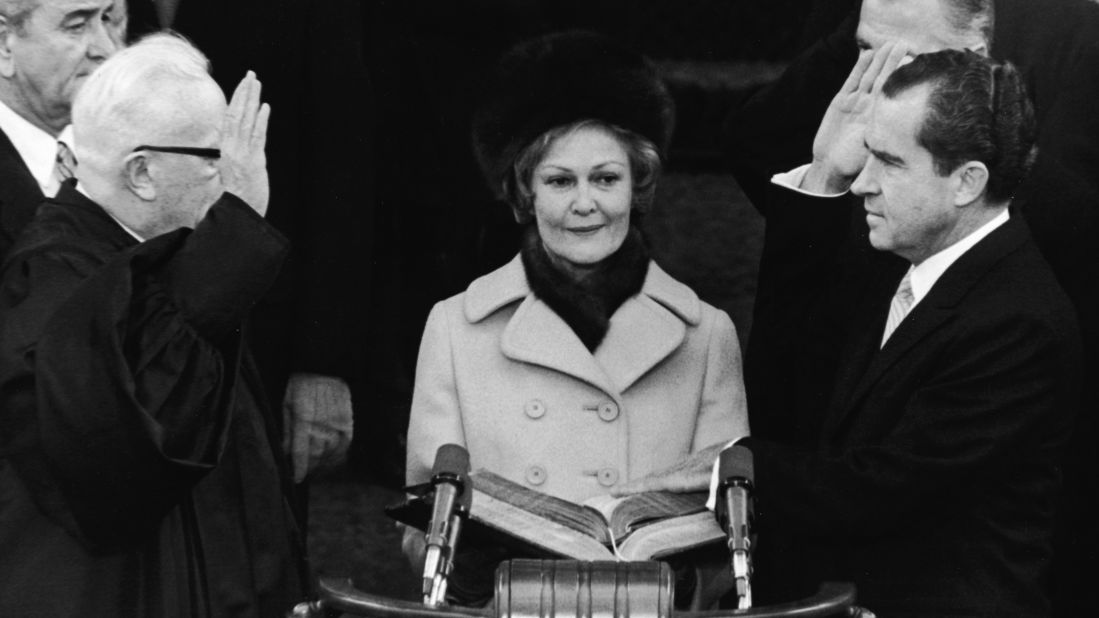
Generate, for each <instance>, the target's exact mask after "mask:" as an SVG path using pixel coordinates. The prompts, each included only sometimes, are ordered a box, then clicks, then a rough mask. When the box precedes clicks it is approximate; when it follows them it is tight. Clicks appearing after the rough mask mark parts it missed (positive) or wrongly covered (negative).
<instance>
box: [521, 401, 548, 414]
mask: <svg viewBox="0 0 1099 618" xmlns="http://www.w3.org/2000/svg"><path fill="white" fill-rule="evenodd" d="M523 412H524V413H526V415H527V416H529V417H531V418H542V417H543V416H545V415H546V404H544V403H542V400H541V399H531V400H530V401H528V402H527V403H526V404H525V405H524V406H523Z"/></svg>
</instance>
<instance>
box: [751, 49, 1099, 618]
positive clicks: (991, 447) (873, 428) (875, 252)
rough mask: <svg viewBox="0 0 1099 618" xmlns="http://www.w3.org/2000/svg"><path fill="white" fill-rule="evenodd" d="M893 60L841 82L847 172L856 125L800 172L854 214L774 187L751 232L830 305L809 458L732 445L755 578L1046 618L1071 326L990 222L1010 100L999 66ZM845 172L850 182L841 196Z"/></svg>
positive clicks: (889, 611) (1036, 267)
mask: <svg viewBox="0 0 1099 618" xmlns="http://www.w3.org/2000/svg"><path fill="white" fill-rule="evenodd" d="M905 52H906V49H905V48H904V47H902V46H898V47H894V46H892V45H887V46H885V47H883V48H882V49H880V50H879V51H878V52H870V51H867V52H864V53H863V54H862V55H861V57H860V59H859V61H858V63H857V65H856V68H855V70H854V71H853V72H852V74H851V77H850V79H849V81H848V82H847V84H845V86H844V88H843V90H841V94H845V95H847V96H848V97H849V99H850V104H851V105H852V106H855V107H859V106H864V105H867V104H869V102H870V101H873V107H872V111H871V112H870V114H869V121H868V124H867V125H866V128H865V131H864V132H861V135H862V136H863V139H864V142H862V140H860V142H861V143H864V144H865V149H866V152H868V158H867V159H866V161H865V164H864V165H863V164H861V163H858V162H857V161H855V162H854V163H852V162H851V161H850V159H851V158H857V157H858V156H859V154H858V148H855V147H853V146H854V141H855V139H857V138H859V136H860V132H858V131H854V130H853V131H850V132H849V134H848V135H847V136H846V137H845V138H842V139H836V140H834V141H832V142H831V146H830V148H828V149H827V152H826V153H824V154H827V155H829V156H827V157H824V161H827V162H828V164H827V165H824V164H823V163H822V165H821V167H824V169H823V170H821V171H823V172H824V173H823V174H820V175H817V174H815V173H812V174H809V173H807V174H806V177H807V178H824V179H825V184H826V186H829V187H832V188H834V189H840V190H846V189H848V188H849V189H850V190H851V191H852V192H853V193H854V194H855V195H858V196H861V197H862V198H864V199H863V201H862V203H861V204H860V203H859V202H858V200H855V199H852V198H851V195H850V193H844V194H842V195H840V196H837V197H833V198H821V197H814V196H811V195H807V194H805V193H800V192H797V191H794V190H788V189H782V188H778V187H775V188H774V190H773V195H772V198H771V202H770V205H769V209H770V213H769V219H768V225H769V227H771V229H770V230H769V231H768V233H769V234H772V235H773V237H774V238H775V239H776V241H777V242H784V241H788V242H790V243H793V244H801V243H803V242H806V241H811V242H807V243H806V246H808V247H809V248H810V249H809V250H811V251H812V252H813V257H814V258H815V259H817V260H821V261H824V262H826V263H828V264H830V268H831V269H832V270H831V273H830V276H831V278H832V280H833V281H835V282H837V284H839V285H842V286H843V294H844V297H845V298H847V299H849V300H848V302H847V305H846V308H845V313H846V317H847V319H846V321H845V322H846V323H845V324H844V326H843V330H842V333H843V336H842V345H841V352H840V355H839V356H840V361H841V362H840V364H839V369H838V372H837V379H836V386H835V389H834V392H833V394H832V396H831V398H830V402H829V404H828V405H827V410H826V416H825V421H824V423H823V427H822V429H821V436H822V437H821V441H820V444H819V446H818V448H815V449H801V448H797V447H792V446H790V445H786V444H779V443H775V442H772V441H767V440H762V439H759V438H756V437H752V438H747V439H745V440H743V441H741V442H740V444H738V446H737V447H735V448H742V447H743V448H748V449H750V450H751V452H752V454H753V457H754V465H755V481H756V487H757V499H758V504H759V520H760V521H759V523H760V527H759V538H760V547H761V549H762V548H763V547H764V546H765V544H768V543H770V544H771V549H772V550H778V551H777V552H775V551H773V552H772V554H771V556H770V558H777V559H778V562H779V563H781V565H782V569H783V572H782V573H780V574H779V573H775V572H770V573H768V571H767V568H768V566H770V565H769V564H767V563H765V564H764V565H761V567H762V568H761V569H760V572H759V576H760V577H761V578H763V577H766V576H768V575H771V576H772V578H771V580H770V582H769V583H770V585H771V586H775V584H776V583H778V584H779V586H776V588H785V590H780V591H779V592H780V593H781V592H787V593H789V594H799V593H801V592H803V591H802V590H800V589H798V585H799V584H800V585H810V584H814V583H819V582H820V581H825V580H829V579H838V580H853V581H854V582H855V583H856V585H857V586H858V589H859V599H860V603H861V604H864V605H865V606H867V607H868V608H870V609H871V610H873V611H875V612H878V613H879V614H880V615H887V616H944V615H957V614H964V615H982V616H1041V615H1046V614H1048V612H1049V603H1048V600H1047V598H1046V594H1045V589H1044V587H1043V579H1044V578H1043V575H1044V574H1045V572H1046V571H1047V570H1048V565H1049V561H1050V556H1051V545H1050V543H1051V536H1052V530H1053V517H1054V510H1055V507H1054V505H1055V500H1056V493H1057V490H1058V480H1059V474H1058V457H1059V451H1060V449H1061V448H1062V447H1063V445H1064V444H1065V441H1066V440H1067V438H1068V434H1069V431H1070V427H1071V421H1072V415H1073V412H1074V406H1075V405H1076V403H1077V397H1078V393H1077V391H1078V388H1079V376H1078V374H1077V372H1078V369H1079V367H1078V365H1079V358H1080V344H1079V340H1080V335H1079V332H1078V329H1077V324H1076V319H1075V316H1074V312H1073V309H1072V306H1071V304H1070V302H1069V300H1068V298H1067V297H1066V296H1065V294H1064V292H1063V291H1062V290H1061V288H1060V287H1059V286H1058V284H1057V282H1056V279H1055V277H1054V275H1053V273H1052V272H1051V270H1050V268H1049V266H1048V265H1047V263H1046V262H1045V260H1044V259H1043V258H1042V256H1041V254H1040V253H1039V251H1038V249H1037V247H1036V246H1035V244H1034V242H1033V240H1032V239H1031V238H1030V234H1029V232H1028V230H1027V227H1026V225H1025V224H1024V223H1023V222H1022V220H1021V218H1019V217H1018V216H1013V215H1011V214H1010V213H1009V208H1008V207H1009V204H1010V201H1011V196H1012V195H1013V194H1014V192H1015V189H1016V187H1017V185H1018V183H1019V182H1020V181H1021V179H1022V178H1023V176H1024V175H1025V171H1026V169H1027V167H1028V165H1029V163H1030V161H1031V156H1032V152H1031V146H1032V143H1033V132H1032V128H1033V124H1032V122H1033V121H1032V118H1031V112H1030V107H1029V103H1028V102H1027V100H1026V97H1025V94H1024V92H1023V87H1022V84H1021V78H1020V76H1019V75H1018V73H1017V72H1015V71H1014V69H1013V68H1012V67H1011V66H1010V65H999V64H996V63H993V62H991V61H988V60H986V59H984V58H982V57H980V56H979V55H977V54H975V53H971V52H959V51H944V52H938V53H934V54H925V55H921V56H918V57H917V58H916V59H915V60H914V61H912V62H911V63H910V64H908V65H905V66H902V67H901V68H899V69H897V70H895V71H892V73H891V74H890V70H891V68H892V67H893V66H895V65H897V64H898V63H899V62H900V61H901V60H902V58H903V57H904V55H905ZM886 75H889V77H888V79H886V78H885V76H886ZM878 92H880V94H875V93H878ZM986 110H991V113H987V112H986ZM844 142H846V143H844ZM863 156H864V157H865V156H867V155H865V154H864V155H863ZM845 164H850V165H856V166H857V167H858V168H859V169H861V172H859V174H858V176H857V178H855V179H854V181H853V183H852V180H851V176H850V175H849V174H848V173H846V172H845V171H844V165H845ZM817 188H820V187H817ZM859 206H862V207H861V208H859ZM853 212H854V213H855V214H857V215H858V216H859V217H860V218H863V219H864V220H865V225H866V226H867V227H868V228H869V233H868V234H867V232H866V231H865V230H866V227H863V228H862V230H861V231H859V232H857V233H856V232H855V228H854V227H853V226H852V225H851V220H852V216H851V215H852V214H853ZM852 233H856V238H855V239H854V240H853V241H850V240H849V237H848V234H852ZM810 237H811V238H810ZM769 240H770V239H769ZM776 546H777V547H776ZM783 551H785V553H783ZM779 577H781V581H780V580H779ZM761 583H763V582H761Z"/></svg>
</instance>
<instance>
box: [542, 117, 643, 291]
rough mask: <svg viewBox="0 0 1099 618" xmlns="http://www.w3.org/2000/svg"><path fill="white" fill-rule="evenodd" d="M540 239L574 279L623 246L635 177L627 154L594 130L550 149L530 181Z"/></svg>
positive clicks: (557, 142)
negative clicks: (574, 276)
mask: <svg viewBox="0 0 1099 618" xmlns="http://www.w3.org/2000/svg"><path fill="white" fill-rule="evenodd" d="M531 185H532V186H531V189H532V191H533V193H534V217H535V220H536V223H537V226H538V234H539V236H540V237H541V239H542V243H543V244H544V246H545V248H546V251H547V253H548V254H549V255H550V257H551V259H553V260H554V262H555V263H557V264H558V265H559V266H561V267H563V268H564V269H566V271H568V272H570V273H572V274H574V275H576V274H579V273H582V272H584V271H586V270H588V269H590V268H591V267H593V266H595V265H597V264H598V263H600V262H601V261H603V260H604V259H606V258H607V257H608V256H610V255H612V254H613V253H614V252H615V251H617V250H618V248H619V247H621V246H622V243H623V241H625V239H626V234H627V233H628V232H629V227H630V209H631V206H632V197H633V176H632V174H631V170H630V161H629V156H628V154H627V152H626V149H625V148H624V147H623V146H622V144H620V143H619V141H618V139H617V138H615V137H614V136H613V135H611V134H610V133H608V132H607V131H605V130H604V129H601V128H598V127H583V128H581V129H577V130H576V131H573V132H572V133H569V134H566V135H563V136H561V137H559V138H557V140H555V141H554V142H553V143H552V144H550V147H549V149H548V150H547V152H546V156H545V158H543V159H542V161H541V162H540V163H539V164H538V165H537V166H536V167H535V168H534V174H533V176H532V178H531Z"/></svg>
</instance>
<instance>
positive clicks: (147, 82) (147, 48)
mask: <svg viewBox="0 0 1099 618" xmlns="http://www.w3.org/2000/svg"><path fill="white" fill-rule="evenodd" d="M209 67H210V63H209V61H208V60H207V59H206V57H205V56H204V55H202V52H200V51H199V50H198V49H196V48H195V47H194V46H193V45H191V43H190V42H188V41H187V40H186V39H184V38H183V37H181V36H179V35H176V34H172V33H157V34H152V35H150V36H148V37H145V38H143V39H141V40H140V41H138V42H137V43H135V44H133V45H131V46H130V47H127V48H125V49H123V50H121V51H119V52H118V53H117V54H115V55H113V56H111V57H110V58H108V59H107V61H106V62H104V63H103V64H102V65H100V66H99V68H97V69H96V70H95V72H94V73H92V74H91V75H90V76H89V77H88V79H87V80H86V81H85V82H84V85H83V86H82V87H81V89H80V92H79V93H78V94H77V96H76V100H75V101H74V102H73V112H72V120H73V133H74V138H75V142H76V143H75V144H74V151H75V155H76V159H77V161H78V162H80V163H83V162H84V161H89V162H91V161H94V160H99V161H103V160H105V159H106V160H111V159H115V158H116V157H118V156H120V155H124V154H125V153H127V152H129V151H130V150H131V149H133V148H135V147H136V146H138V145H140V144H141V143H146V142H151V141H156V139H158V138H159V137H160V136H162V135H164V134H166V133H171V132H172V131H174V130H175V129H177V128H178V124H179V122H180V120H181V119H182V115H181V114H180V110H181V109H183V108H186V107H187V106H188V104H189V99H190V98H191V97H193V96H197V95H198V94H199V93H200V92H202V91H203V89H208V88H211V87H212V88H217V86H216V84H215V82H214V81H213V78H211V77H210V71H209ZM218 92H220V91H218Z"/></svg>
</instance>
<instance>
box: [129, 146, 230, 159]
mask: <svg viewBox="0 0 1099 618" xmlns="http://www.w3.org/2000/svg"><path fill="white" fill-rule="evenodd" d="M142 150H148V151H150V152H167V153H171V154H181V155H189V156H192V157H202V158H204V159H220V158H221V149H220V148H194V147H191V146H148V145H142V146H138V147H137V148H134V149H133V152H140V151H142Z"/></svg>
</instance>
